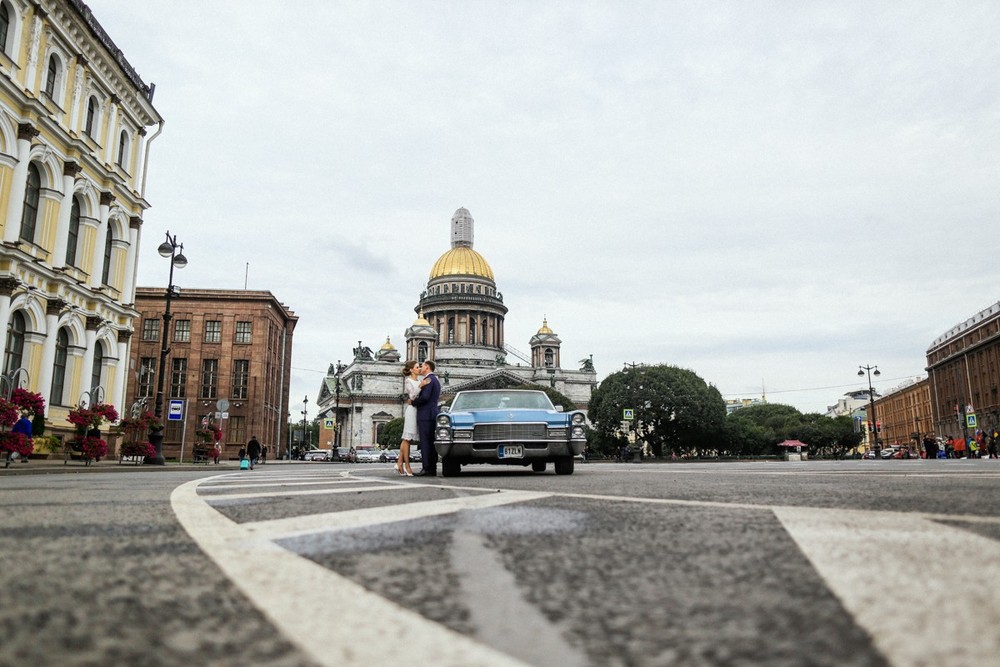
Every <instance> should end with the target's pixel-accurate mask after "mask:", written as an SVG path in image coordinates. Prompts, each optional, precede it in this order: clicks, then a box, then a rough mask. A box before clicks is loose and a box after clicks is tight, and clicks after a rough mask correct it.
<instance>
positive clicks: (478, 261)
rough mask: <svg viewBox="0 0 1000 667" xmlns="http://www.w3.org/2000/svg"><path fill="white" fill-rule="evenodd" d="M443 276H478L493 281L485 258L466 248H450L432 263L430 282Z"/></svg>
mask: <svg viewBox="0 0 1000 667" xmlns="http://www.w3.org/2000/svg"><path fill="white" fill-rule="evenodd" d="M444 276H478V277H480V278H486V279H488V280H493V269H491V268H490V265H489V263H488V262H487V261H486V258H485V257H483V256H482V255H480V254H479V253H478V252H476V251H475V250H473V249H472V248H469V247H467V246H458V247H455V248H452V249H451V250H449V251H448V252H446V253H445V254H443V255H441V257H440V258H439V259H438V261H436V262H434V268H432V269H431V280H434V279H435V278H441V277H444Z"/></svg>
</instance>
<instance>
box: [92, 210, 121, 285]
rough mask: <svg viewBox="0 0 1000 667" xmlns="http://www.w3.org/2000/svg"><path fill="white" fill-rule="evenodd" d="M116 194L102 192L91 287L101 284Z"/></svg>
mask: <svg viewBox="0 0 1000 667" xmlns="http://www.w3.org/2000/svg"><path fill="white" fill-rule="evenodd" d="M114 200H115V196H114V195H113V194H111V193H110V192H102V193H101V207H100V209H101V212H100V216H101V217H100V220H101V221H100V224H98V225H97V239H96V242H95V243H94V259H93V263H92V264H91V266H90V287H91V288H92V289H98V288H99V287H100V286H101V272H102V271H103V270H104V248H105V246H106V245H107V242H108V214H109V213H110V212H111V204H112V202H114Z"/></svg>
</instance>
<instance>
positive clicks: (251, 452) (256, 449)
mask: <svg viewBox="0 0 1000 667" xmlns="http://www.w3.org/2000/svg"><path fill="white" fill-rule="evenodd" d="M247 458H248V459H250V470H253V467H254V464H255V463H257V459H259V458H260V442H258V441H257V436H255V435H252V436H250V442H248V443H247Z"/></svg>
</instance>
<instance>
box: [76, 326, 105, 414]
mask: <svg viewBox="0 0 1000 667" xmlns="http://www.w3.org/2000/svg"><path fill="white" fill-rule="evenodd" d="M102 324H104V320H102V319H101V318H100V317H96V316H91V317H88V318H87V349H86V350H85V351H84V353H83V368H82V369H81V370H80V387H79V389H78V394H80V395H82V394H83V392H85V391H90V390H91V389H92V387H91V386H90V378H91V376H92V375H93V374H94V350H95V349H96V348H97V330H98V328H100V326H101V325H102ZM93 403H94V397H93V396H91V397H90V402H89V403H88V405H93Z"/></svg>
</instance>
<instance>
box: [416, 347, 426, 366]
mask: <svg viewBox="0 0 1000 667" xmlns="http://www.w3.org/2000/svg"><path fill="white" fill-rule="evenodd" d="M417 361H419V362H420V363H424V362H425V361H427V343H425V342H421V343H420V344H419V345H417Z"/></svg>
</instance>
